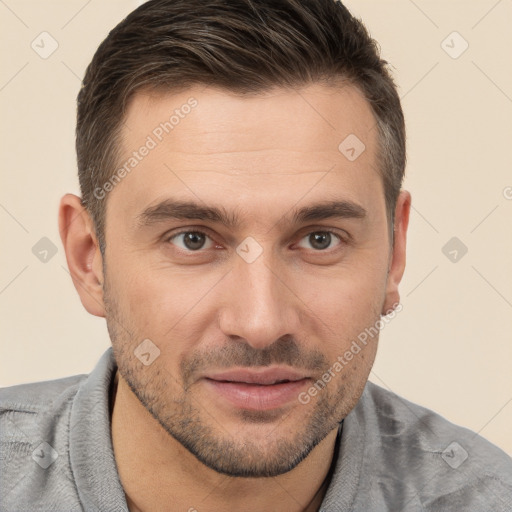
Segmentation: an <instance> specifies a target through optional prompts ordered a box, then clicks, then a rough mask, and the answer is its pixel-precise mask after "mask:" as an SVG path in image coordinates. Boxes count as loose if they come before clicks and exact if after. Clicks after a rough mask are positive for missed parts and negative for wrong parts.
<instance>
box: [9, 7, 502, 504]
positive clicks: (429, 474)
mask: <svg viewBox="0 0 512 512" xmlns="http://www.w3.org/2000/svg"><path fill="white" fill-rule="evenodd" d="M76 135H77V146H76V147H77V156H78V170H79V178H80V186H81V192H82V197H81V198H79V197H77V196H74V195H72V194H67V195H66V196H64V197H63V198H62V201H61V205H60V211H59V225H60V233H61V237H62V242H63V245H64V248H65V251H66V256H67V261H68V265H69V269H70V272H71V276H72V278H73V282H74V284H75V287H76V289H77V291H78V293H79V295H80V299H81V301H82V304H83V305H84V307H85V308H86V310H87V311H88V312H89V313H91V314H93V315H96V316H100V317H105V319H106V322H107V327H108V331H109V334H110V337H111V340H112V348H111V349H109V350H107V352H106V353H105V354H104V355H103V357H102V358H101V359H100V361H99V362H98V364H97V366H96V368H95V369H94V370H93V371H92V372H91V374H90V375H88V376H86V375H78V376H74V377H69V378H65V379H59V380H55V381H49V382H44V383H34V384H25V385H21V386H13V387H10V388H5V389H3V390H2V392H1V394H0V407H1V410H2V415H1V418H2V450H3V451H2V453H3V468H2V474H3V478H2V491H1V500H2V505H1V510H2V511H14V510H27V511H28V510H30V511H35V510H59V511H60V510H62V511H63V510H65V511H75V510H76V511H78V510H85V511H102V512H103V511H127V510H129V511H130V512H139V511H141V512H142V511H143V512H147V511H151V512H153V511H181V510H182V511H198V512H208V511H244V512H251V511H271V510H280V511H289V512H295V511H297V512H298V511H308V512H309V511H318V510H322V511H374V510H375V511H377V510H379V511H380V510H392V511H399V510H404V511H420V510H421V511H424V510H428V511H438V510H439V511H440V510H464V511H466V510H471V511H480V510H481V511H484V510H489V511H490V510H492V511H510V510H512V461H511V459H510V458H509V457H508V456H507V455H506V454H505V453H503V452H502V451H501V450H500V449H499V448H497V447H495V446H493V445H491V444H490V443H489V442H487V441H486V440H484V439H483V438H481V437H479V436H477V435H476V434H474V433H472V432H470V431H469V430H467V429H465V428H462V427H458V426H455V425H453V424H451V423H449V422H448V421H447V420H445V419H444V418H442V417H440V416H439V415H437V414H435V413H434V412H432V411H429V410H427V409H424V408H422V407H420V406H419V405H415V404H412V403H410V402H408V401H406V400H404V399H402V398H400V397H398V396H397V395H394V394H393V393H391V392H389V391H386V390H384V389H383V388H381V387H379V386H377V385H375V384H372V383H370V382H368V375H369V372H370V370H371V368H372V364H373V361H374V358H375V354H376V350H377V342H378V331H379V328H380V327H381V326H382V325H383V323H384V322H385V321H389V319H390V318H392V317H393V316H394V315H395V314H397V311H399V310H400V309H401V305H400V297H399V291H398V286H399V283H400V280H401V278H402V274H403V272H404V268H405V249H406V232H407V226H408V220H409V211H410V205H411V196H410V194H409V192H407V191H405V190H401V183H402V179H403V174H404V168H405V160H406V158H405V129H404V120H403V114H402V110H401V106H400V101H399V97H398V95H397V92H396V89H395V86H394V84H393V80H392V78H391V76H390V75H389V73H388V71H387V66H386V62H384V61H383V60H381V59H380V57H379V55H378V52H377V50H376V44H375V42H374V41H373V40H372V39H371V38H370V37H369V35H368V33H367V32H366V30H365V28H364V27H363V25H362V24H361V23H360V22H359V21H357V20H356V19H354V18H353V17H352V16H351V15H350V13H349V12H348V11H347V9H346V8H345V7H343V5H342V4H341V3H339V2H334V1H333V0H316V1H303V2H299V1H297V0H280V1H277V0H272V1H270V0H258V1H254V2H251V1H250V0H230V1H229V2H225V1H220V0H212V1H207V2H199V1H194V0H151V1H149V2H147V3H145V4H143V5H142V6H141V7H139V8H138V9H137V10H136V11H134V12H133V13H131V14H130V15H129V16H128V17H127V18H126V19H125V20H123V21H122V22H121V23H120V24H119V25H118V26H117V27H116V28H115V29H114V30H113V31H112V32H111V33H110V34H109V35H108V37H107V38H106V39H105V41H104V42H103V43H102V44H101V45H100V47H99V48H98V50H97V52H96V54H95V56H94V58H93V60H92V62H91V64H90V66H89V67H88V69H87V72H86V75H85V78H84V81H83V87H82V89H81V91H80V93H79V97H78V121H77V133H76Z"/></svg>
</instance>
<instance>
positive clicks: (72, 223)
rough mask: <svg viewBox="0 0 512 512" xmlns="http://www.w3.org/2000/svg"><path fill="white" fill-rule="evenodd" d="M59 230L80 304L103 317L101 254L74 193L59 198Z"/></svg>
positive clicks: (92, 228)
mask: <svg viewBox="0 0 512 512" xmlns="http://www.w3.org/2000/svg"><path fill="white" fill-rule="evenodd" d="M59 232H60V238H61V240H62V244H63V246H64V251H65V253H66V260H67V263H68V268H69V272H70V274H71V278H72V280H73V284H74V285H75V288H76V290H77V292H78V295H79V296H80V300H81V302H82V304H83V306H84V307H85V309H86V310H87V311H88V312H89V313H91V315H95V316H100V317H104V316H105V307H104V303H103V266H102V255H101V252H100V249H99V245H98V241H97V239H96V236H95V233H94V226H93V222H92V219H91V217H90V215H89V212H88V211H87V210H86V209H85V208H84V207H83V206H82V202H81V200H80V198H79V197H78V196H75V195H74V194H66V195H65V196H64V197H63V198H62V199H61V201H60V206H59Z"/></svg>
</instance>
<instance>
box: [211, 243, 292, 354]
mask: <svg viewBox="0 0 512 512" xmlns="http://www.w3.org/2000/svg"><path fill="white" fill-rule="evenodd" d="M292 290H293V283H292V282H290V277H289V276H287V275H286V273H283V271H282V270H281V271H280V270H279V268H278V267H276V265H275V264H274V265H273V266H272V262H271V261H270V258H267V257H266V256H265V252H264V253H263V254H262V255H261V256H260V257H259V258H258V259H256V261H253V262H252V263H247V262H246V261H244V260H243V259H242V258H239V259H238V260H237V261H235V264H234V267H233V269H232V271H231V272H230V273H229V275H228V276H227V278H226V280H225V282H224V290H223V299H224V300H223V301H222V302H221V306H220V314H219V323H220V329H221V330H222V332H223V333H224V335H225V336H229V337H232V338H242V339H243V340H245V341H246V342H247V343H248V344H249V345H251V346H252V347H253V348H258V349H264V348H266V347H268V346H269V345H272V344H273V343H274V342H276V341H277V340H279V339H280V338H281V337H282V336H285V335H292V336H294V337H295V336H298V335H299V334H300V332H299V331H298V328H299V318H300V314H299V308H300V304H302V303H301V301H300V300H299V298H298V297H296V295H294V293H293V291H292Z"/></svg>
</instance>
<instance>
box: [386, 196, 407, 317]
mask: <svg viewBox="0 0 512 512" xmlns="http://www.w3.org/2000/svg"><path fill="white" fill-rule="evenodd" d="M410 210H411V194H410V193H409V192H407V190H402V191H401V192H400V194H399V196H398V199H397V202H396V207H395V222H394V242H393V249H392V252H391V256H390V262H389V267H388V279H387V284H386V298H385V301H384V305H383V307H382V312H381V314H382V315H386V314H388V313H390V312H391V310H392V309H394V308H393V305H395V306H396V305H397V304H398V303H399V302H400V293H399V292H398V285H399V284H400V281H401V280H402V276H403V274H404V270H405V252H406V239H407V227H408V226H409V213H410Z"/></svg>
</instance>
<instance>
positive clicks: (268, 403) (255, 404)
mask: <svg viewBox="0 0 512 512" xmlns="http://www.w3.org/2000/svg"><path fill="white" fill-rule="evenodd" d="M203 380H204V382H205V384H206V385H207V386H208V388H209V390H210V392H211V393H212V394H213V395H214V397H215V398H217V399H220V400H222V401H225V402H228V403H229V404H230V405H231V406H234V407H235V408H237V409H245V410H252V411H265V410H272V409H277V408H279V407H283V406H285V405H287V404H289V403H290V402H292V401H297V396H298V394H299V393H300V391H301V389H302V388H303V387H304V386H306V384H307V383H308V382H309V381H310V377H309V376H308V375H306V374H304V373H301V372H298V371H296V370H292V369H290V368H265V369H263V370H254V369H251V370H249V369H237V370H230V371H227V372H221V373H214V374H209V375H206V376H205V377H203Z"/></svg>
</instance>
